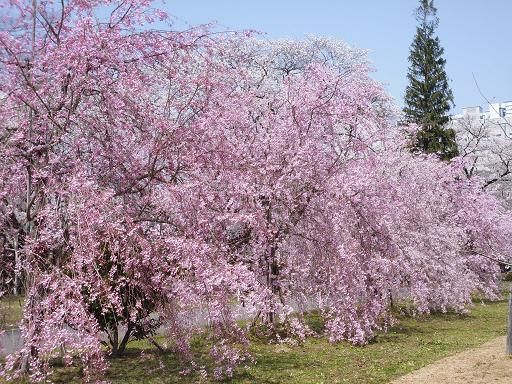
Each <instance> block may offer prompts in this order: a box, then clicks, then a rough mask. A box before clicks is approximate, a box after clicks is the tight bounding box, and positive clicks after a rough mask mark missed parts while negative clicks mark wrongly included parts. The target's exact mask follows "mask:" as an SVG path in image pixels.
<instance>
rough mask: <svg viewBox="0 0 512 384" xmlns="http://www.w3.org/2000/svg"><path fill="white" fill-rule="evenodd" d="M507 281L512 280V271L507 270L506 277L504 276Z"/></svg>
mask: <svg viewBox="0 0 512 384" xmlns="http://www.w3.org/2000/svg"><path fill="white" fill-rule="evenodd" d="M503 280H505V281H512V272H507V274H506V275H505V277H504V278H503Z"/></svg>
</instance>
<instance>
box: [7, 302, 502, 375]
mask: <svg viewBox="0 0 512 384" xmlns="http://www.w3.org/2000/svg"><path fill="white" fill-rule="evenodd" d="M506 318H507V301H506V300H503V301H499V302H495V303H485V304H482V303H476V304H475V307H474V308H473V309H472V311H471V314H470V315H466V316H462V315H457V314H435V315H432V316H429V317H425V318H418V319H412V318H401V319H400V323H399V324H398V325H397V326H395V327H393V328H392V329H391V330H390V332H388V333H386V334H379V335H378V336H377V338H376V339H375V341H374V342H373V343H371V344H369V345H367V346H364V347H354V346H351V345H348V344H346V343H341V344H336V345H332V344H329V343H328V341H327V340H326V339H325V338H324V337H321V338H310V339H308V340H307V341H306V342H305V343H304V344H302V345H299V346H289V345H284V344H268V343H265V342H263V341H261V340H260V341H258V340H254V342H253V344H252V347H251V352H252V354H253V356H254V358H255V359H256V363H255V364H251V365H250V367H249V368H248V369H242V368H240V369H239V370H238V371H237V372H236V374H235V376H234V377H233V378H232V379H230V380H224V381H223V382H224V383H247V384H249V383H251V384H263V383H266V384H270V383H276V384H277V383H280V384H281V383H308V384H309V383H386V382H388V381H390V380H391V379H393V378H396V377H398V376H401V375H404V374H406V373H408V372H411V371H413V370H416V369H418V368H420V367H422V366H425V365H428V364H430V363H432V362H434V361H436V360H438V359H441V358H443V357H445V356H448V355H451V354H454V353H457V352H459V351H462V350H465V349H468V348H471V347H475V346H478V345H480V344H482V343H484V342H485V341H487V340H489V339H492V338H494V337H497V336H500V335H504V334H506ZM313 320H314V321H315V322H316V324H315V326H317V327H318V326H320V324H318V319H317V318H313ZM195 347H196V348H195V352H196V357H197V359H198V360H199V361H201V360H202V362H203V363H204V364H205V365H208V364H209V361H208V359H207V358H205V356H204V353H205V349H206V343H205V341H204V339H201V338H197V339H196V342H195ZM110 364H111V366H110V369H109V371H108V373H107V377H106V379H107V380H109V381H111V382H112V383H123V384H124V383H155V384H156V383H184V384H187V383H210V382H214V380H213V379H208V380H202V379H201V378H200V377H199V376H197V375H192V376H184V375H181V374H179V372H180V371H181V370H182V369H183V365H182V364H181V363H180V362H179V360H178V359H177V358H176V357H175V356H174V355H172V354H166V355H161V354H158V353H157V352H156V351H155V350H154V349H153V348H151V346H150V345H149V344H148V343H146V342H135V343H131V344H130V345H129V349H128V351H127V354H126V356H124V357H122V358H116V359H111V360H110ZM52 380H53V381H54V382H56V383H80V382H82V379H81V373H80V370H79V368H77V367H72V368H57V369H56V373H55V374H54V375H53V377H52ZM0 382H2V380H1V379H0Z"/></svg>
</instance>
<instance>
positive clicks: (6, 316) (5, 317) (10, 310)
mask: <svg viewBox="0 0 512 384" xmlns="http://www.w3.org/2000/svg"><path fill="white" fill-rule="evenodd" d="M23 301H24V297H23V296H11V295H9V296H4V297H2V298H1V299H0V330H7V329H12V328H15V327H16V326H17V324H18V322H19V321H20V320H21V316H22V311H23Z"/></svg>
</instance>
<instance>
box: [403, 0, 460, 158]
mask: <svg viewBox="0 0 512 384" xmlns="http://www.w3.org/2000/svg"><path fill="white" fill-rule="evenodd" d="M436 12H437V9H436V8H435V7H434V1H433V0H420V6H419V7H418V8H417V9H416V20H418V22H419V26H418V27H417V28H416V35H415V37H414V40H413V42H412V44H411V50H410V54H409V62H410V66H409V71H408V73H407V78H408V80H409V85H408V86H407V89H406V91H405V108H404V113H405V119H406V122H408V123H416V124H418V125H419V126H420V130H419V131H418V133H417V136H416V140H415V142H414V150H415V151H422V152H425V153H437V154H439V156H440V157H441V158H442V159H444V160H448V159H451V158H453V157H454V156H457V155H458V149H457V144H456V142H455V132H454V131H453V130H452V129H447V128H446V127H445V126H446V123H448V121H449V117H448V115H447V113H448V111H449V110H450V106H451V105H453V94H452V91H451V89H450V87H449V85H448V78H447V76H446V72H445V69H444V66H445V63H446V60H445V59H444V58H443V53H444V49H443V48H442V47H441V45H440V42H439V38H438V37H437V36H436V35H435V29H436V27H437V25H438V23H439V19H438V17H437V16H436Z"/></svg>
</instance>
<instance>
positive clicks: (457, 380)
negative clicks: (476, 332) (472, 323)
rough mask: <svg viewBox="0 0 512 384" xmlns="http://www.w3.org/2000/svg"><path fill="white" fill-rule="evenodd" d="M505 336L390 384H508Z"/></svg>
mask: <svg viewBox="0 0 512 384" xmlns="http://www.w3.org/2000/svg"><path fill="white" fill-rule="evenodd" d="M505 339H506V337H504V336H503V337H498V338H496V339H494V340H491V341H488V342H487V343H485V344H483V345H481V346H480V347H478V348H474V349H470V350H467V351H464V352H461V353H458V354H456V355H453V356H449V357H446V358H444V359H442V360H439V361H436V362H435V363H433V364H430V365H428V366H426V367H423V368H421V369H419V370H417V371H414V372H412V373H410V374H408V375H406V376H402V377H400V378H399V379H397V380H395V381H393V382H392V384H420V383H421V384H424V383H425V384H463V383H464V384H494V383H499V384H505V383H506V384H512V357H508V356H507V355H506V354H505Z"/></svg>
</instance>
